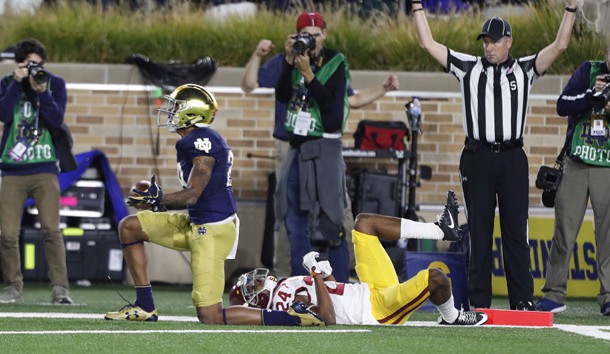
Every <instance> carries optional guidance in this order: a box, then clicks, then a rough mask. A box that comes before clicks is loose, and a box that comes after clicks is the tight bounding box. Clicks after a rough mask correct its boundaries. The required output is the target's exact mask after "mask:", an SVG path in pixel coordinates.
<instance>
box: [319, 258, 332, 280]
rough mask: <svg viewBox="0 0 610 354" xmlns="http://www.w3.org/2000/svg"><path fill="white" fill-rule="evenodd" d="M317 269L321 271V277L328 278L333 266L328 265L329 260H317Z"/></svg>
mask: <svg viewBox="0 0 610 354" xmlns="http://www.w3.org/2000/svg"><path fill="white" fill-rule="evenodd" d="M318 269H320V272H322V278H328V277H330V275H331V274H333V267H331V266H330V262H328V261H320V262H318Z"/></svg>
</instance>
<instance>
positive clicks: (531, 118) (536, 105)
mask: <svg viewBox="0 0 610 354" xmlns="http://www.w3.org/2000/svg"><path fill="white" fill-rule="evenodd" d="M56 65H57V64H56ZM107 67H109V68H105V69H91V67H86V68H85V71H86V75H85V74H84V76H83V75H79V74H78V72H77V71H76V70H77V69H75V68H74V66H72V67H70V68H68V67H66V66H61V65H57V66H56V68H55V70H54V71H55V72H57V73H59V74H60V75H62V76H63V77H65V78H66V80H67V82H68V83H69V86H68V94H69V98H68V108H67V112H66V122H67V124H68V125H69V126H70V127H71V130H72V133H73V135H74V139H75V147H74V150H75V152H76V153H79V152H84V151H89V150H91V149H99V150H102V151H104V152H105V154H106V155H107V157H108V159H109V161H110V163H111V166H112V168H113V169H114V171H115V173H116V176H117V178H118V180H119V182H120V183H121V186H122V187H123V190H124V192H125V193H127V191H128V189H129V187H130V186H131V185H132V183H134V182H135V181H137V180H140V179H144V178H149V177H150V175H152V174H153V173H155V174H157V175H158V176H159V180H160V182H161V184H162V185H163V186H164V188H165V189H166V190H167V191H172V190H176V189H178V188H179V185H178V181H177V178H175V175H176V167H175V164H176V161H175V150H174V144H175V142H176V139H177V137H178V135H177V134H170V133H168V132H167V130H166V129H165V128H158V127H157V126H156V102H155V98H153V97H152V94H151V93H150V91H148V90H147V87H146V86H143V85H141V83H142V78H140V77H136V79H133V78H132V76H129V75H126V74H124V73H123V74H121V72H120V70H132V69H126V68H124V67H129V66H118V67H112V66H107ZM94 70H99V71H100V73H102V74H101V75H99V76H100V77H101V78H102V79H100V81H99V83H102V84H116V83H120V84H121V85H118V86H109V87H107V86H104V85H100V86H99V87H93V88H87V87H88V85H83V84H79V83H78V81H79V80H83V79H82V78H83V77H87V79H86V80H87V82H91V78H90V77H92V76H93V74H92V71H94ZM241 70H242V69H239V68H236V69H234V70H233V71H230V70H229V71H227V73H226V75H225V77H226V78H228V79H227V82H223V83H219V81H218V80H220V79H219V75H222V74H223V73H222V72H219V73H218V74H217V75H216V77H215V79H214V80H215V81H212V82H211V83H210V88H211V90H212V92H214V93H215V95H216V98H217V100H218V102H219V106H220V110H219V113H218V115H217V118H216V121H215V122H214V124H213V126H214V128H215V129H217V130H218V131H220V132H221V133H222V135H223V136H224V137H225V138H226V139H227V141H228V143H229V145H231V147H232V148H233V151H234V154H235V166H234V171H233V180H234V190H235V194H236V197H237V198H238V199H239V200H243V201H246V200H247V201H261V202H264V200H265V198H266V194H267V176H268V174H269V173H270V172H272V171H273V170H274V160H273V159H272V158H271V157H272V156H273V150H274V140H273V138H272V135H271V133H272V129H273V110H274V101H273V93H272V92H270V91H269V90H258V91H256V92H255V93H253V94H249V95H246V94H244V93H242V92H241V91H240V90H239V89H238V85H239V83H238V81H237V80H238V79H237V78H240V77H241ZM5 71H6V70H5ZM385 75H386V73H374V72H363V73H361V74H359V73H357V72H355V73H353V76H354V84H353V86H354V88H355V89H358V88H364V87H367V86H370V85H371V84H370V83H371V82H379V83H381V82H382V81H383V79H384V78H385ZM113 76H114V77H115V79H114V82H113V83H112V82H108V81H112V80H110V79H108V77H110V78H112V77H113ZM127 77H129V79H127ZM371 77H373V78H374V81H371ZM399 77H400V79H401V87H402V88H403V89H404V91H398V92H393V93H392V94H389V95H387V96H386V97H384V98H382V99H380V100H378V101H377V102H375V103H374V104H371V105H369V106H367V107H364V108H362V109H360V110H354V111H352V113H351V116H350V119H349V121H348V124H347V129H346V134H345V138H344V146H346V147H352V146H353V144H354V140H353V137H352V134H353V132H354V130H355V129H356V125H357V123H358V121H359V120H361V119H365V118H366V119H371V120H403V121H406V115H405V108H404V105H405V103H406V102H408V101H409V100H410V99H411V97H412V96H413V95H415V94H417V95H420V96H421V97H422V99H424V100H423V101H422V111H423V118H422V130H423V135H422V136H420V137H419V138H418V151H419V153H418V158H419V163H420V164H421V165H429V166H430V167H431V168H432V173H433V175H432V179H431V180H428V181H422V182H421V187H420V188H418V191H417V202H418V203H420V204H442V203H443V200H444V195H445V191H446V190H448V189H454V190H455V191H456V192H457V194H458V197H459V198H460V200H461V199H462V198H461V188H460V186H459V177H458V164H459V157H460V152H461V149H462V146H463V141H464V134H463V130H462V118H461V99H460V95H459V93H458V92H457V90H458V89H459V88H458V85H457V83H456V82H455V79H453V78H452V77H450V76H449V75H444V74H436V73H434V74H426V73H412V74H411V73H400V76H399ZM439 78H440V79H439ZM104 80H106V81H104ZM121 80H122V81H121ZM134 80H135V81H134ZM435 80H436V81H437V82H438V84H437V85H436V86H437V87H432V86H434V85H432V84H431V83H433V82H435ZM562 80H565V78H557V77H555V78H553V77H550V78H543V79H541V80H540V81H541V82H540V83H537V84H536V85H537V86H540V87H541V88H542V90H541V91H542V92H540V93H536V91H534V94H533V95H532V99H531V100H530V105H529V108H528V122H527V130H526V135H525V149H526V152H527V154H528V157H529V162H530V204H531V205H532V206H541V203H540V192H539V191H538V190H537V189H535V187H534V181H535V177H536V172H537V171H538V168H539V166H540V165H541V164H552V163H553V161H554V159H555V157H556V155H557V153H558V152H559V150H560V148H561V146H562V143H563V134H564V131H565V119H564V118H561V117H558V116H557V114H556V113H555V108H554V107H555V98H556V97H557V94H558V93H559V91H560V89H561V87H562V86H563V82H564V81H562ZM535 87H536V86H535ZM249 154H251V156H253V157H248V156H250V155H249ZM346 162H347V164H348V169H350V170H351V169H354V168H356V167H364V168H369V169H385V170H387V171H388V172H389V173H396V170H397V161H396V160H390V159H387V160H386V159H379V160H370V159H363V158H347V159H346Z"/></svg>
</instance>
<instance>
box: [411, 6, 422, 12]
mask: <svg viewBox="0 0 610 354" xmlns="http://www.w3.org/2000/svg"><path fill="white" fill-rule="evenodd" d="M417 11H424V8H423V7H420V8H419V9H415V10H413V13H416V12H417Z"/></svg>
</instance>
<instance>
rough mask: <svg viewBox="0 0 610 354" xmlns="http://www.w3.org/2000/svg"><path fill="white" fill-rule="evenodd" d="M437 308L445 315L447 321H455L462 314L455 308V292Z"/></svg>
mask: <svg viewBox="0 0 610 354" xmlns="http://www.w3.org/2000/svg"><path fill="white" fill-rule="evenodd" d="M436 308H437V309H438V312H440V313H441V316H443V319H444V320H445V322H447V323H453V322H455V320H457V318H458V316H459V315H460V312H459V311H458V310H457V309H456V308H455V306H454V304H453V294H451V296H450V297H449V300H447V301H446V302H445V303H444V304H440V305H436Z"/></svg>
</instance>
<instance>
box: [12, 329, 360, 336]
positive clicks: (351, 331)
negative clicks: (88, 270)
mask: <svg viewBox="0 0 610 354" xmlns="http://www.w3.org/2000/svg"><path fill="white" fill-rule="evenodd" d="M313 332H315V333H316V334H318V333H369V332H372V331H371V330H368V329H337V330H334V329H321V330H311V329H270V330H266V329H252V330H249V329H153V330H57V331H0V335H3V334H11V335H15V334H149V333H299V334H300V333H313Z"/></svg>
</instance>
